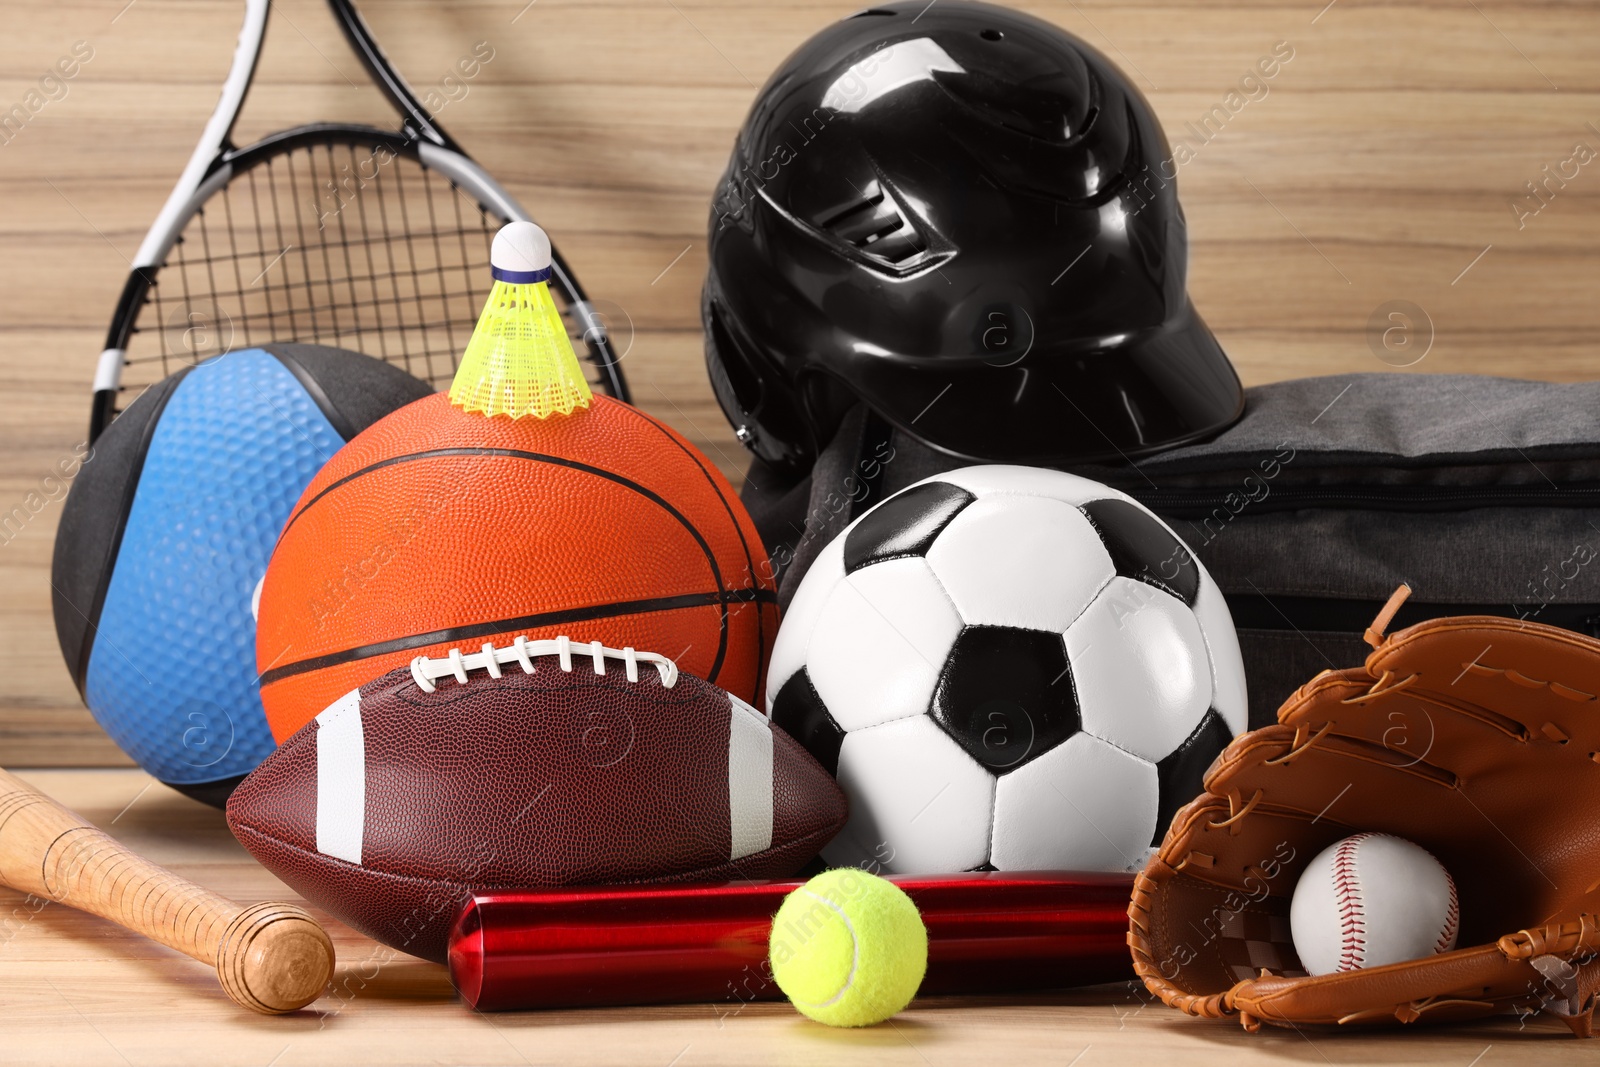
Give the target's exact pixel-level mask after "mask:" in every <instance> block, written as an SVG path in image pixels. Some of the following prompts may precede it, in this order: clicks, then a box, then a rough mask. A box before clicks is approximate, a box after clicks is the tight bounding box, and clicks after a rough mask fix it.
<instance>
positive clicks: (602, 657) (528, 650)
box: [411, 636, 678, 693]
mask: <svg viewBox="0 0 1600 1067" xmlns="http://www.w3.org/2000/svg"><path fill="white" fill-rule="evenodd" d="M574 648H576V649H577V650H578V654H579V655H584V656H588V657H589V658H591V659H592V660H594V673H596V674H605V673H606V660H607V659H620V660H621V661H622V662H623V663H624V664H626V665H627V671H628V681H630V682H637V681H638V680H639V664H640V662H641V661H642V662H644V663H648V664H650V665H651V666H653V667H654V668H655V669H656V671H657V672H658V673H659V674H660V675H661V685H662V686H663V687H664V688H666V689H671V688H672V687H673V686H674V685H676V684H677V683H678V665H677V664H676V663H674V662H672V661H671V660H670V659H668V658H667V657H665V656H662V655H659V654H657V653H655V652H638V651H635V650H634V649H632V648H607V647H605V646H604V645H602V644H601V643H600V642H599V641H590V642H589V643H588V644H586V645H585V644H581V643H580V644H577V645H574V644H573V641H572V638H570V637H565V636H562V637H557V638H555V639H554V640H548V641H529V640H528V639H527V638H526V637H519V638H517V639H516V641H515V642H514V643H512V644H509V645H507V646H505V647H504V648H496V647H495V646H494V645H493V644H489V643H487V642H486V643H485V644H484V646H483V650H482V651H480V652H469V653H467V654H466V655H465V656H463V655H462V654H461V650H460V649H459V648H452V649H451V650H450V655H448V656H445V657H443V658H441V659H429V658H428V657H427V656H418V657H417V658H416V659H414V660H412V661H411V677H412V678H413V679H415V681H416V683H417V688H418V689H420V690H422V691H423V692H424V693H431V692H433V691H434V689H435V688H437V687H436V686H435V685H434V684H433V683H434V682H435V681H437V680H438V679H440V678H454V679H455V680H456V681H457V682H459V683H461V684H462V685H465V684H466V683H467V672H468V671H477V670H486V671H488V672H489V676H490V677H491V678H499V677H500V665H501V664H502V663H518V664H521V665H522V672H523V673H524V674H532V673H533V657H534V656H557V657H559V658H560V661H561V669H562V670H564V671H571V670H572V653H573V650H574Z"/></svg>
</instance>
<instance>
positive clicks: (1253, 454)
mask: <svg viewBox="0 0 1600 1067" xmlns="http://www.w3.org/2000/svg"><path fill="white" fill-rule="evenodd" d="M1246 397H1247V402H1246V409H1245V414H1244V417H1243V418H1242V419H1241V420H1240V421H1239V422H1238V423H1236V424H1235V425H1234V426H1233V427H1232V428H1231V429H1229V430H1227V431H1226V432H1224V433H1222V434H1221V435H1219V436H1218V437H1216V438H1214V439H1213V440H1211V441H1209V442H1207V443H1205V444H1199V445H1189V446H1185V447H1183V448H1177V449H1173V450H1171V451H1168V452H1163V453H1161V454H1159V455H1157V456H1153V457H1150V458H1147V459H1143V460H1140V461H1139V462H1138V463H1136V464H1132V465H1122V466H1116V467H1103V466H1081V467H1074V468H1071V469H1072V472H1073V473H1075V474H1080V475H1083V476H1085V477H1089V478H1094V479H1096V480H1098V481H1102V482H1105V483H1107V484H1110V485H1112V486H1115V487H1116V488H1118V489H1121V490H1123V491H1124V492H1127V493H1129V494H1131V495H1132V496H1134V497H1136V498H1137V499H1139V500H1140V501H1142V502H1143V503H1144V504H1146V505H1147V506H1148V507H1150V508H1151V509H1152V510H1153V511H1155V512H1156V513H1157V514H1158V515H1160V516H1162V518H1164V519H1165V520H1166V521H1167V522H1168V523H1169V524H1170V525H1171V526H1172V528H1173V529H1174V530H1175V531H1177V533H1178V534H1179V535H1180V536H1181V537H1183V538H1184V539H1185V540H1186V541H1187V542H1188V544H1189V546H1190V548H1191V549H1192V550H1193V551H1194V553H1195V555H1196V556H1198V557H1199V559H1200V561H1201V562H1202V563H1204V564H1205V566H1206V569H1207V570H1209V571H1210V572H1211V575H1212V577H1214V578H1215V579H1216V581H1217V583H1218V585H1219V586H1220V587H1221V588H1222V590H1223V592H1224V593H1225V594H1227V597H1228V605H1229V607H1230V608H1231V610H1232V612H1233V621H1234V623H1235V625H1236V626H1237V627H1238V629H1239V642H1240V646H1241V648H1242V650H1243V653H1244V663H1245V671H1246V676H1247V679H1248V682H1249V687H1250V721H1251V725H1252V727H1255V726H1261V725H1264V724H1266V723H1269V722H1272V721H1275V719H1276V715H1277V709H1278V706H1279V705H1280V704H1281V703H1282V701H1283V700H1284V698H1285V697H1287V696H1288V695H1289V693H1290V692H1292V691H1293V690H1294V688H1295V687H1296V686H1298V685H1300V684H1301V683H1303V682H1305V681H1306V680H1308V679H1309V678H1311V677H1312V676H1313V675H1315V674H1316V673H1317V672H1318V671H1321V670H1326V669H1328V668H1331V667H1348V666H1352V665H1355V664H1358V663H1360V662H1361V661H1362V660H1363V659H1364V658H1365V655H1366V653H1367V651H1368V648H1367V646H1366V645H1365V644H1364V643H1363V641H1362V639H1361V634H1362V633H1363V632H1364V630H1365V629H1366V627H1367V625H1368V624H1369V623H1370V622H1371V620H1372V618H1373V616H1374V615H1376V614H1377V612H1378V609H1379V608H1380V607H1381V606H1382V604H1383V602H1384V601H1385V600H1386V599H1387V598H1388V596H1389V594H1390V593H1392V592H1393V591H1394V589H1395V586H1396V585H1398V584H1399V583H1401V582H1406V583H1408V584H1409V585H1410V586H1411V587H1412V589H1413V595H1412V597H1411V599H1410V600H1409V601H1407V603H1406V605H1405V607H1404V608H1402V610H1401V612H1400V615H1399V617H1398V618H1397V619H1396V620H1395V621H1394V622H1393V623H1392V624H1391V627H1392V628H1396V629H1397V628H1400V627H1404V626H1409V625H1411V624H1412V623H1414V622H1418V621H1421V620H1422V619H1425V618H1432V617H1436V616H1441V615H1461V614H1483V615H1501V616H1511V617H1515V618H1524V619H1531V620H1537V621H1539V622H1543V623H1549V624H1552V625H1556V626H1563V627H1566V628H1568V629H1572V630H1577V631H1579V632H1582V633H1586V634H1590V635H1591V636H1596V637H1600V383H1590V382H1585V383H1581V384H1570V385H1557V384H1549V383H1545V382H1527V381H1514V380H1509V379H1503V378H1487V377H1476V376H1468V375H1445V374H1434V375H1425V374H1346V375H1337V376H1333V377H1327V378H1305V379H1299V380H1296V381H1287V382H1277V383H1274V384H1272V385H1263V386H1257V387H1256V388H1253V389H1249V390H1247V391H1246ZM959 466H965V464H964V463H962V462H961V461H957V460H953V459H951V458H950V457H949V456H946V455H944V454H942V453H939V452H935V451H934V450H932V449H930V448H929V447H927V446H926V445H924V444H922V443H921V442H919V441H917V440H916V439H914V438H911V437H909V436H908V435H906V434H903V433H900V432H898V431H895V430H893V429H892V428H890V427H888V426H887V425H886V424H885V423H883V422H882V420H880V419H878V418H877V417H876V416H873V415H871V414H870V413H868V412H866V411H864V410H857V411H856V412H855V413H854V414H853V415H852V416H851V417H849V418H847V419H846V421H845V423H844V425H843V426H842V427H841V428H840V431H839V433H838V435H837V436H836V437H835V439H834V440H833V442H832V443H831V444H830V445H829V446H828V448H827V449H825V450H824V452H823V454H822V456H821V458H820V459H819V461H818V463H817V466H816V468H815V469H814V470H813V471H812V473H811V475H810V477H809V478H808V479H806V481H804V482H801V483H799V484H797V485H788V486H785V485H781V484H778V483H776V482H775V480H774V479H773V478H772V475H771V472H770V471H767V470H766V469H765V468H762V467H760V466H757V467H755V468H753V469H752V470H751V472H750V476H749V478H748V479H747V482H746V486H745V490H744V497H745V501H746V503H747V504H749V505H750V507H751V511H752V513H753V514H754V515H755V518H756V522H757V525H758V526H760V528H761V530H762V534H763V536H764V537H765V538H766V539H767V543H768V548H769V550H770V551H771V552H772V555H773V561H774V564H775V565H776V566H777V568H778V570H779V575H780V602H781V603H783V604H785V605H786V604H787V603H788V600H789V599H790V598H791V597H793V595H794V590H795V587H796V586H797V585H798V584H799V581H800V578H801V577H802V576H803V575H804V573H805V569H806V567H807V566H808V565H809V564H810V561H811V560H812V559H813V558H815V556H816V553H817V552H818V551H819V550H820V549H821V547H822V546H823V545H825V544H826V543H827V542H828V541H829V540H831V539H832V538H833V537H834V536H836V535H837V534H838V533H839V532H840V531H842V530H843V529H844V528H845V526H847V525H848V524H849V523H850V521H851V520H852V519H854V518H855V517H856V516H857V515H860V514H861V513H862V512H863V511H865V510H866V509H867V508H869V507H871V506H872V505H873V504H876V503H877V502H878V501H880V500H882V499H884V498H885V497H887V496H889V495H892V494H893V493H895V492H898V491H899V490H900V489H902V488H904V487H905V486H907V485H910V484H911V483H912V482H915V481H918V480H920V479H922V478H925V477H928V476H929V475H932V474H937V473H940V472H942V471H946V470H950V469H952V468H954V467H959Z"/></svg>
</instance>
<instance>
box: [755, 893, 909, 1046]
mask: <svg viewBox="0 0 1600 1067" xmlns="http://www.w3.org/2000/svg"><path fill="white" fill-rule="evenodd" d="M768 955H769V958H770V959H771V961H772V976H773V978H774V979H776V980H777V983H778V988H779V989H781V990H783V992H784V994H785V995H786V996H788V998H789V1001H790V1003H792V1004H793V1005H794V1006H795V1007H796V1008H797V1009H799V1010H800V1011H801V1013H803V1014H805V1015H808V1016H810V1017H811V1018H813V1019H815V1020H817V1022H819V1023H827V1024H828V1025H829V1026H871V1025H872V1024H873V1023H881V1022H883V1020H885V1019H887V1018H889V1016H891V1015H893V1014H895V1013H896V1012H898V1011H900V1009H902V1008H904V1007H905V1006H906V1005H907V1004H909V1003H911V998H912V997H914V996H916V995H917V987H918V986H920V985H921V984H922V975H923V972H924V971H926V970H927V969H928V931H927V929H926V928H925V927H924V926H923V925H922V916H921V915H919V914H917V906H916V905H915V904H913V903H911V898H910V897H908V896H906V894H905V891H904V890H902V889H901V888H900V887H899V886H897V885H895V884H893V883H892V882H886V881H884V880H883V879H882V878H879V877H877V876H876V875H872V874H868V873H867V872H866V871H861V870H857V869H855V868H854V867H841V868H838V869H836V870H832V871H824V872H823V873H822V874H819V875H817V876H816V877H815V878H813V879H811V881H809V882H807V883H806V884H805V885H803V886H801V887H800V888H799V889H796V890H795V891H794V892H793V893H790V894H789V896H788V897H787V898H786V899H785V900H784V902H783V906H782V907H780V908H779V909H778V914H777V915H775V916H773V919H772V939H771V941H770V942H769V946H768Z"/></svg>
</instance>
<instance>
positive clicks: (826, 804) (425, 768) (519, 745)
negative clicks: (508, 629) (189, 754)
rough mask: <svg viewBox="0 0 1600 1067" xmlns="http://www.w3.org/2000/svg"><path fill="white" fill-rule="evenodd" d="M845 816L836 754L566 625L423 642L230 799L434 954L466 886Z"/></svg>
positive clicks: (741, 862)
mask: <svg viewBox="0 0 1600 1067" xmlns="http://www.w3.org/2000/svg"><path fill="white" fill-rule="evenodd" d="M844 819H845V800H844V797H843V795H842V794H841V793H840V791H839V789H838V787H837V786H835V785H834V783H833V782H832V781H831V780H830V779H829V777H828V775H827V772H825V771H824V770H823V769H822V768H821V767H820V766H819V765H818V764H817V763H816V761H815V760H813V759H812V758H811V757H810V756H809V755H808V754H807V753H806V752H805V750H804V749H802V748H801V747H800V746H799V745H798V744H796V743H795V741H794V740H793V739H792V738H790V737H789V736H788V735H787V734H785V733H784V732H783V731H782V730H778V729H774V728H772V727H771V725H770V724H769V723H768V721H767V719H766V717H765V716H764V715H762V714H760V713H759V712H757V711H756V710H755V709H753V708H751V707H750V706H749V705H748V704H745V703H744V702H743V701H741V700H739V699H738V698H736V697H733V696H730V695H729V694H728V693H727V692H725V691H723V690H721V689H718V688H717V687H715V686H713V685H711V684H710V683H708V682H704V681H701V680H700V679H698V678H695V677H693V676H692V675H689V674H681V673H679V672H678V669H677V667H676V665H675V664H674V663H673V662H672V661H671V660H669V659H667V658H666V657H664V656H659V655H655V654H653V653H647V652H635V651H634V650H633V649H620V650H619V649H612V648H605V647H603V646H601V645H600V644H599V643H598V642H594V643H590V644H580V643H578V642H575V641H569V640H567V639H566V638H559V639H554V640H544V641H528V640H526V639H521V640H518V641H516V642H515V643H512V644H509V645H506V646H503V647H500V648H495V647H494V646H492V645H486V646H484V647H483V648H482V649H481V650H480V651H474V652H470V653H468V654H463V653H462V652H461V651H460V650H453V651H452V652H451V653H450V655H449V656H447V657H443V658H438V659H430V658H427V657H418V658H417V659H415V660H414V661H413V662H412V664H411V666H410V667H403V668H400V669H398V670H394V671H391V672H390V673H388V674H386V675H384V676H382V677H381V678H378V679H377V680H375V681H373V682H371V683H369V684H368V685H365V686H362V687H361V688H360V689H358V690H354V691H352V692H350V693H348V694H347V695H345V696H344V697H343V698H341V699H340V700H339V701H337V702H336V703H335V704H333V706H331V707H329V708H328V709H327V710H326V711H324V712H322V713H321V714H320V715H318V716H317V717H316V718H315V719H314V720H313V721H312V722H311V723H309V724H307V725H306V726H305V727H303V728H302V729H301V730H299V731H298V732H297V733H295V734H294V735H293V736H292V737H290V738H289V739H288V740H286V741H285V742H284V743H283V745H282V746H281V747H280V748H279V749H278V750H277V751H276V752H275V753H274V754H273V755H272V756H270V757H268V759H267V760H266V761H265V762H264V763H263V764H262V765H261V766H260V767H259V768H257V770H256V771H255V773H253V774H251V775H250V777H248V778H247V779H245V781H244V782H243V783H242V784H241V785H240V786H239V788H238V789H237V790H236V791H235V792H234V795H233V797H232V799H231V800H230V801H229V803H228V824H229V826H230V827H231V828H232V829H233V832H234V834H235V835H236V836H237V837H238V838H239V840H240V841H241V842H243V843H244V845H245V847H246V848H247V849H249V850H250V852H251V853H252V854H253V855H254V856H255V857H256V858H257V859H258V860H260V861H261V863H262V864H264V865H265V866H266V867H267V868H268V869H269V870H271V871H272V872H273V873H275V874H277V875H278V877H280V878H282V879H283V880H284V881H285V882H287V883H288V884H289V885H290V886H292V887H294V888H295V889H296V890H297V891H299V892H300V893H301V894H302V895H304V896H305V898H306V899H307V900H310V901H312V902H313V903H315V904H318V905H320V906H322V907H324V908H326V909H327V910H328V911H329V912H331V913H332V914H334V915H336V916H337V917H339V918H340V919H341V920H343V921H344V922H346V923H348V924H349V925H351V926H353V927H355V928H356V929H358V930H360V931H362V932H363V933H366V934H368V935H369V936H371V937H373V938H375V939H377V940H379V941H382V942H384V943H386V944H389V945H392V946H394V947H396V948H400V949H403V950H404V951H406V952H410V953H412V954H414V955H417V956H422V957H424V958H426V959H431V960H436V961H440V962H443V960H444V959H445V952H446V940H447V936H448V933H449V927H450V923H451V921H452V920H453V919H454V917H455V913H456V910H457V908H458V907H459V906H460V904H461V903H462V901H463V900H464V899H465V898H466V897H467V896H468V895H469V894H470V893H471V892H472V891H473V890H479V889H488V888H494V887H528V886H558V885H586V884H596V883H625V882H649V881H666V880H702V881H704V880H717V879H727V878H768V877H779V876H785V875H790V874H793V873H795V872H796V871H797V870H799V868H800V867H801V866H802V865H803V864H804V863H805V862H806V861H807V860H809V859H811V858H812V857H813V856H814V855H815V854H816V852H817V850H818V849H819V848H820V847H821V846H822V845H823V844H824V843H826V842H827V840H828V839H829V838H831V837H832V836H833V835H834V834H835V833H837V832H838V830H839V828H840V827H841V826H842V825H843V823H844Z"/></svg>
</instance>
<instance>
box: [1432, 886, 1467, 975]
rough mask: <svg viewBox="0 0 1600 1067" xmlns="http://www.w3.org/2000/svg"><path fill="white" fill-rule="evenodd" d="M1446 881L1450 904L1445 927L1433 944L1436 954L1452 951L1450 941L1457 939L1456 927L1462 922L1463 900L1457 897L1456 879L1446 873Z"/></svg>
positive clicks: (1446, 910) (1446, 911) (1446, 913)
mask: <svg viewBox="0 0 1600 1067" xmlns="http://www.w3.org/2000/svg"><path fill="white" fill-rule="evenodd" d="M1444 881H1445V885H1447V886H1449V888H1450V904H1449V906H1448V907H1447V908H1446V909H1445V914H1444V929H1443V930H1441V931H1439V940H1438V941H1437V942H1435V943H1434V946H1433V951H1434V953H1435V954H1436V955H1437V954H1438V953H1440V952H1449V951H1450V943H1451V942H1452V941H1454V940H1455V939H1456V929H1457V927H1458V926H1459V925H1460V923H1461V902H1460V901H1458V900H1457V899H1456V882H1455V879H1454V878H1451V877H1450V876H1449V875H1448V874H1446V875H1445V876H1444Z"/></svg>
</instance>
